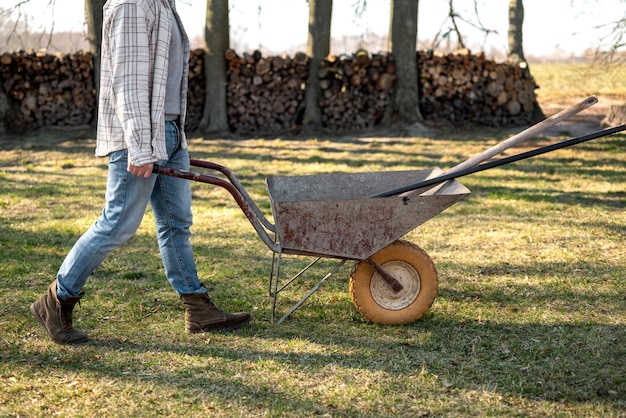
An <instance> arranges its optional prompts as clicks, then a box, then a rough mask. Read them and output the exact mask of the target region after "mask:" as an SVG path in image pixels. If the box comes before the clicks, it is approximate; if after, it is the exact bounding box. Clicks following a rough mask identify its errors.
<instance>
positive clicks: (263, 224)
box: [152, 160, 279, 252]
mask: <svg viewBox="0 0 626 418" xmlns="http://www.w3.org/2000/svg"><path fill="white" fill-rule="evenodd" d="M194 162H195V163H196V164H194V165H195V166H200V165H199V164H197V163H198V162H199V160H194ZM212 165H214V164H213V163H208V162H206V165H202V166H204V167H206V168H215V169H217V168H216V167H213V166H212ZM219 167H222V166H219ZM223 168H224V169H225V167H223ZM226 170H227V169H226ZM220 171H221V170H220ZM152 172H153V173H155V174H161V175H165V176H171V177H177V178H181V179H186V180H190V181H198V182H201V183H207V184H212V185H215V186H219V187H222V188H224V189H226V190H227V191H228V192H229V193H230V194H231V196H232V197H233V198H234V199H235V201H236V202H237V204H238V205H239V207H240V208H241V210H242V211H243V213H244V215H246V217H247V218H248V221H250V223H251V224H252V227H253V228H254V229H255V231H256V232H257V233H258V235H259V238H261V240H262V241H263V242H264V243H265V245H267V247H268V248H269V249H270V250H272V251H274V252H276V251H278V245H279V244H278V243H276V242H275V241H274V240H273V239H272V238H271V237H270V235H269V232H268V231H270V232H275V228H274V225H272V224H271V223H270V222H269V221H268V220H267V219H266V218H265V216H264V215H263V213H262V212H261V210H260V209H259V207H258V206H257V205H256V204H255V203H254V201H253V200H252V199H251V198H250V196H249V195H248V193H246V192H245V190H244V189H243V186H241V184H240V183H239V181H238V180H236V178H235V180H236V182H235V183H236V184H233V182H232V180H231V179H230V178H229V179H228V180H229V181H226V180H224V179H221V178H218V177H214V176H208V175H206V174H200V173H196V172H194V171H189V170H181V169H178V168H173V167H163V166H160V165H155V166H154V167H153V169H152ZM230 176H233V177H234V175H232V173H231V174H230ZM242 191H243V193H242Z"/></svg>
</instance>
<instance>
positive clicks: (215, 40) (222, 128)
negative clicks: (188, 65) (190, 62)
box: [199, 0, 230, 134]
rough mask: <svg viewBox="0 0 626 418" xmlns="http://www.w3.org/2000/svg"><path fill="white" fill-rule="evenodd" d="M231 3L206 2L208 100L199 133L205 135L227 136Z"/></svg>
mask: <svg viewBox="0 0 626 418" xmlns="http://www.w3.org/2000/svg"><path fill="white" fill-rule="evenodd" d="M229 30H230V29H229V21H228V0H207V2H206V27H205V32H204V75H205V86H206V92H205V99H204V110H203V112H202V119H201V120H200V127H199V130H200V131H201V132H203V133H211V134H222V133H227V132H228V116H227V112H226V110H227V109H226V84H227V78H226V58H225V57H224V53H225V52H226V51H227V50H228V48H229V46H230V36H229Z"/></svg>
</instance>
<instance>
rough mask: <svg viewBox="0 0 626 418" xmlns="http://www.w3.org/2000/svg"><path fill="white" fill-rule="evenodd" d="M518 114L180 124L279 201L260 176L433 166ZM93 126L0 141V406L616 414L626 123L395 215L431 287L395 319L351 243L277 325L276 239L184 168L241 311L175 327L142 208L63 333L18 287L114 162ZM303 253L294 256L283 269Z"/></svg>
mask: <svg viewBox="0 0 626 418" xmlns="http://www.w3.org/2000/svg"><path fill="white" fill-rule="evenodd" d="M521 129H523V128H519V129H515V130H511V129H508V130H503V131H496V130H493V129H483V130H481V131H478V130H467V131H463V132H448V133H446V134H445V135H434V136H433V137H429V138H421V137H418V138H374V137H341V138H317V139H289V138H280V139H247V140H227V139H213V140H202V139H200V138H194V139H192V140H190V150H191V153H192V156H193V157H195V158H199V159H204V160H209V161H215V162H218V163H220V164H223V165H226V166H227V167H229V168H231V169H232V170H233V171H234V172H235V173H236V174H237V176H238V177H239V178H240V180H241V181H242V182H243V184H244V186H245V187H246V190H247V191H248V192H249V193H250V194H251V195H252V197H253V199H254V200H255V202H257V203H259V205H260V206H261V208H262V210H263V211H264V212H265V213H266V214H267V216H268V217H271V210H270V206H269V202H268V197H267V191H266V187H265V183H264V181H265V177H267V176H271V175H306V174H314V173H337V172H359V171H378V170H383V171H387V170H403V169H413V168H432V167H436V166H438V167H441V168H443V169H446V168H450V167H452V166H453V165H455V164H456V163H458V162H461V161H463V160H465V159H467V158H469V157H471V156H472V155H475V154H477V153H479V152H481V151H483V150H485V149H487V148H489V147H490V146H492V145H494V144H496V143H497V142H499V141H502V140H504V139H506V138H507V137H509V136H511V135H512V134H514V133H516V132H518V131H519V130H521ZM90 138H92V137H91V136H90V135H89V134H86V133H83V132H80V131H72V132H69V133H68V132H67V131H66V132H64V131H59V130H48V131H46V132H40V133H37V134H36V135H33V136H31V137H28V138H21V139H20V140H19V141H17V140H14V141H12V142H3V143H2V144H0V145H2V148H1V150H0V258H1V259H2V262H1V263H0V277H1V280H0V287H1V291H0V416H51V415H60V416H86V417H91V416H111V417H115V416H119V417H128V416H156V415H164V416H216V417H251V416H274V417H279V416H280V417H283V416H285V417H303V416H324V417H331V416H332V417H380V416H406V417H420V416H424V417H425V416H512V417H514V416H515V417H516V416H520V417H521V416H558V417H579V416H590V417H624V416H625V415H624V414H625V411H626V281H625V280H624V279H625V278H626V250H625V249H624V241H625V238H626V152H624V150H625V149H626V135H624V134H617V135H612V136H610V137H605V138H601V139H596V140H594V141H591V142H588V143H585V144H581V145H577V146H575V147H573V148H569V149H565V150H559V151H555V152H552V153H550V154H547V155H544V156H541V157H537V158H534V159H530V160H524V161H521V162H518V163H515V164H511V165H507V166H504V167H501V168H496V169H492V170H488V171H485V172H481V173H477V174H474V175H471V176H468V177H465V178H463V179H461V182H462V183H463V184H465V185H466V186H467V187H468V188H469V189H470V190H471V191H472V194H470V195H469V196H468V197H467V198H466V199H465V200H463V201H461V202H459V203H457V204H456V205H454V206H452V207H451V208H449V209H448V210H446V211H444V212H442V213H441V214H439V215H437V216H435V217H434V218H433V219H431V220H429V221H427V222H426V223H424V224H422V225H420V226H418V227H417V228H416V229H415V230H413V231H412V232H410V233H409V234H408V235H407V236H406V237H405V238H406V239H407V240H409V241H411V242H413V243H414V244H417V245H419V246H420V247H421V248H422V249H424V250H425V251H426V252H427V253H428V254H429V255H430V257H431V258H432V259H433V261H434V263H435V265H436V267H437V271H438V275H439V294H438V297H437V298H436V300H435V302H434V304H433V306H432V308H431V309H430V310H429V312H428V313H427V314H426V315H425V316H424V317H423V318H422V319H420V320H419V321H417V322H415V323H412V324H408V325H401V326H381V325H375V324H372V323H370V322H368V321H367V320H366V319H365V318H364V317H363V316H361V315H360V313H359V312H358V311H357V310H356V308H355V307H354V305H353V304H352V301H351V298H350V294H349V292H348V278H349V275H350V271H351V270H350V269H351V267H352V264H353V263H352V262H350V263H348V264H349V265H346V266H344V267H342V268H341V269H340V270H339V272H338V274H337V275H336V277H333V278H331V279H330V280H329V281H328V282H327V283H325V285H324V286H323V287H322V288H321V289H320V290H319V291H318V292H316V293H315V294H314V295H313V296H312V297H311V298H310V299H309V300H308V301H307V302H306V303H305V304H304V305H303V306H302V307H301V308H300V309H298V310H297V311H296V312H295V313H294V314H293V315H292V316H290V317H289V318H288V319H287V320H285V322H284V323H282V324H281V325H280V326H277V327H275V326H273V325H272V324H271V323H270V311H271V299H270V298H269V296H268V294H267V287H268V277H269V274H270V269H271V258H272V253H271V252H270V251H269V250H268V248H267V247H266V246H265V245H264V244H263V243H262V242H261V240H260V239H259V237H258V235H257V234H256V232H255V231H254V229H253V228H252V226H251V225H250V224H249V222H248V220H247V219H246V218H245V216H244V215H243V213H242V211H241V210H240V209H239V208H238V207H237V206H236V204H235V202H234V201H233V199H232V198H231V197H230V195H229V194H228V193H226V192H225V191H224V190H223V189H221V188H217V187H214V186H208V185H204V184H200V183H192V187H193V199H194V200H193V202H194V213H195V224H194V227H193V233H194V235H193V244H194V246H195V248H196V257H197V263H198V268H199V271H200V274H201V277H202V280H203V281H204V283H205V284H206V285H207V286H208V287H209V288H210V289H211V294H212V296H213V298H214V299H215V300H216V302H217V303H218V304H219V305H220V306H222V307H224V308H225V309H228V310H231V311H237V310H248V311H250V312H252V313H253V315H254V320H253V322H252V323H251V325H250V326H249V327H248V328H245V329H243V330H239V331H235V332H231V333H225V334H218V333H216V334H202V335H187V334H185V332H184V319H183V313H184V312H183V308H182V305H181V303H180V301H179V300H178V297H177V296H176V295H175V293H174V292H173V291H172V289H171V288H170V286H169V284H168V283H167V280H166V279H165V276H164V273H163V268H162V266H161V262H160V258H159V253H158V248H157V245H156V238H155V236H154V227H153V222H152V215H151V213H150V212H149V211H148V212H147V215H146V218H145V220H144V222H143V224H142V226H141V227H140V229H139V231H138V233H137V234H136V236H135V237H134V238H133V239H132V240H131V241H130V242H129V243H128V244H127V245H125V246H124V247H122V248H120V249H118V250H117V251H115V252H114V253H113V254H112V255H111V256H110V257H109V258H108V259H107V260H106V261H105V262H104V264H103V265H102V266H101V267H100V268H99V269H97V270H96V271H95V272H94V275H93V277H92V278H91V279H90V281H88V283H87V285H86V287H85V289H84V290H85V292H86V297H85V298H84V299H83V300H82V305H81V306H78V307H77V308H76V310H75V315H74V317H75V325H76V326H77V327H78V328H79V329H82V330H84V331H86V332H87V333H88V334H89V336H90V338H91V342H90V343H88V344H86V345H83V346H76V347H74V346H61V345H57V344H54V343H52V342H51V341H49V340H48V338H47V336H46V335H45V332H44V330H43V329H42V328H41V327H40V326H39V325H38V324H37V323H36V322H35V321H34V319H33V318H32V317H31V316H30V312H29V305H30V303H31V302H32V301H33V300H35V299H36V298H37V297H38V296H39V295H40V294H41V293H42V292H43V291H44V290H45V289H46V287H47V286H48V285H49V283H50V282H51V281H52V279H53V278H54V275H55V273H56V271H57V269H58V267H59V265H60V263H61V262H62V260H63V257H64V256H65V254H66V253H67V251H68V250H69V248H70V247H71V246H72V244H73V243H74V241H75V240H76V239H77V238H78V237H79V236H80V234H81V233H82V232H83V231H84V230H85V229H86V228H87V227H89V225H90V224H91V223H92V222H93V221H94V220H95V218H96V217H97V216H98V214H99V211H100V210H101V206H102V202H103V198H104V185H105V179H106V165H105V161H104V160H99V159H95V158H94V157H93V148H94V141H93V139H90ZM557 139H566V138H557V137H540V138H536V139H533V140H531V141H529V142H528V143H526V144H525V145H524V146H523V147H522V149H524V150H525V149H528V148H530V147H535V146H539V145H544V144H547V143H549V142H554V141H555V140H557ZM522 149H517V150H516V151H521V150H522ZM181 181H183V180H181ZM309 261H310V259H309V258H308V257H295V256H292V257H287V258H286V260H285V266H284V270H285V272H286V273H287V272H289V271H290V269H297V268H298V267H299V266H302V265H303V264H305V263H308V262H309ZM335 263H336V261H335V260H327V259H324V260H323V262H322V263H321V266H320V269H319V270H320V271H319V275H318V272H317V270H316V271H315V272H313V273H314V274H313V276H314V277H313V279H308V278H307V279H306V280H304V281H302V282H301V283H300V282H299V283H298V284H296V285H295V287H294V289H293V293H291V292H289V293H287V294H286V295H285V299H286V300H285V301H283V302H281V303H280V304H279V309H282V310H284V309H285V308H286V303H287V302H290V301H293V300H295V299H296V298H297V295H299V294H302V293H303V292H306V291H307V289H308V288H310V286H311V285H312V284H313V283H314V282H315V281H316V280H315V279H319V278H321V276H322V275H323V274H324V272H325V271H326V270H327V269H329V268H332V266H333V265H334V264H335Z"/></svg>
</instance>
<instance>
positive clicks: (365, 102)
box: [318, 50, 396, 132]
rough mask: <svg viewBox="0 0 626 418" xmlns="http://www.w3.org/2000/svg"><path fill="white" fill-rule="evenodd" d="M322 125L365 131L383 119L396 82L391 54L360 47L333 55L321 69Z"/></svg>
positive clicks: (324, 62)
mask: <svg viewBox="0 0 626 418" xmlns="http://www.w3.org/2000/svg"><path fill="white" fill-rule="evenodd" d="M318 76H319V79H320V87H321V90H322V98H321V100H320V107H321V110H322V125H323V126H324V127H326V128H328V129H330V130H333V131H338V132H342V131H364V130H367V129H371V128H373V127H375V126H376V125H377V124H378V123H379V122H380V120H381V119H382V116H383V114H384V113H385V108H386V107H387V104H388V103H389V99H390V96H391V92H392V88H393V85H394V82H395V78H396V77H395V66H394V64H393V60H391V59H390V56H388V55H382V54H375V55H372V56H370V55H369V54H368V53H367V52H366V51H362V50H361V51H358V52H357V53H356V54H354V55H351V56H347V55H342V56H339V57H337V56H334V55H329V56H328V57H327V58H326V59H325V60H324V61H322V64H321V68H320V71H319V74H318Z"/></svg>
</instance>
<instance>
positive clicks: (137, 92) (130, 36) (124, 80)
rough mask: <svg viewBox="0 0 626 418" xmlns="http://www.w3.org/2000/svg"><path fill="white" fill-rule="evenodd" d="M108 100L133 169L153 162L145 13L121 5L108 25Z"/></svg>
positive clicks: (133, 6) (138, 9) (134, 7)
mask: <svg viewBox="0 0 626 418" xmlns="http://www.w3.org/2000/svg"><path fill="white" fill-rule="evenodd" d="M110 34H111V45H112V48H111V61H112V62H111V68H112V72H113V74H112V81H113V83H112V93H113V94H112V96H113V102H114V108H115V113H116V114H117V117H118V118H119V120H120V121H121V123H122V129H123V132H124V141H125V142H126V147H127V148H128V158H129V159H130V162H131V163H132V164H133V165H135V166H142V165H145V164H148V163H151V162H156V159H155V158H154V156H153V152H152V145H151V137H152V135H151V121H150V91H149V85H150V62H149V60H150V53H149V45H148V42H149V39H148V27H147V19H146V16H145V12H144V11H143V10H142V9H141V8H140V7H137V6H136V5H134V4H130V3H123V4H121V5H120V6H119V7H118V8H117V10H116V11H115V12H114V15H113V19H112V24H111V31H110Z"/></svg>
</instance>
